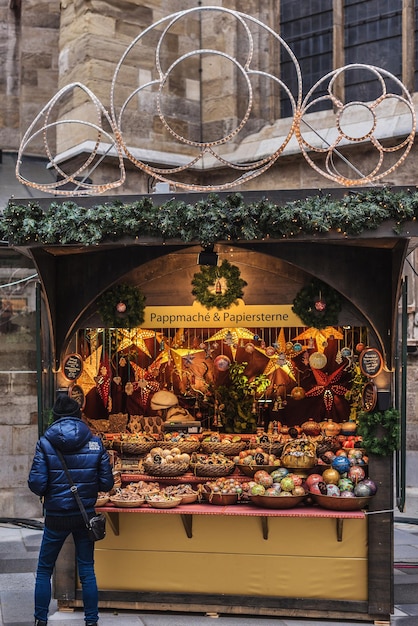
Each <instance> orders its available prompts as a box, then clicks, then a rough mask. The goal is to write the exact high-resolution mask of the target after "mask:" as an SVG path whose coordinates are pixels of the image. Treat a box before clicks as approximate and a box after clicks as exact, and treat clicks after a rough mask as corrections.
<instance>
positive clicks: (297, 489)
mask: <svg viewBox="0 0 418 626" xmlns="http://www.w3.org/2000/svg"><path fill="white" fill-rule="evenodd" d="M293 495H294V496H304V495H305V490H304V488H303V487H302V485H296V486H295V488H294V489H293Z"/></svg>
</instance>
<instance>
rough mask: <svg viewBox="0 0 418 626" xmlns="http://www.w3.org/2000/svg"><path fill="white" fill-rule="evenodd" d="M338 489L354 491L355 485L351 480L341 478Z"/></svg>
mask: <svg viewBox="0 0 418 626" xmlns="http://www.w3.org/2000/svg"><path fill="white" fill-rule="evenodd" d="M338 488H339V490H340V491H353V490H354V484H353V482H352V481H351V480H350V479H349V478H340V480H339V481H338Z"/></svg>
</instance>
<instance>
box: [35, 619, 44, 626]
mask: <svg viewBox="0 0 418 626" xmlns="http://www.w3.org/2000/svg"><path fill="white" fill-rule="evenodd" d="M35 626H46V622H44V621H43V620H42V619H37V620H36V622H35Z"/></svg>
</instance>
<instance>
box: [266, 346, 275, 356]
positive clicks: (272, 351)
mask: <svg viewBox="0 0 418 626" xmlns="http://www.w3.org/2000/svg"><path fill="white" fill-rule="evenodd" d="M275 353H276V350H275V349H274V348H273V346H267V348H266V354H267V356H273V354H275Z"/></svg>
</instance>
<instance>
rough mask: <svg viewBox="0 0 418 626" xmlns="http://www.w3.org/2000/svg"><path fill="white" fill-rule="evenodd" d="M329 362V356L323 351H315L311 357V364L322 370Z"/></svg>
mask: <svg viewBox="0 0 418 626" xmlns="http://www.w3.org/2000/svg"><path fill="white" fill-rule="evenodd" d="M326 364H327V357H326V356H325V354H324V353H323V352H313V353H312V354H311V355H310V357H309V365H310V366H311V367H312V368H313V369H317V370H322V369H323V368H324V367H325V366H326Z"/></svg>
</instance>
